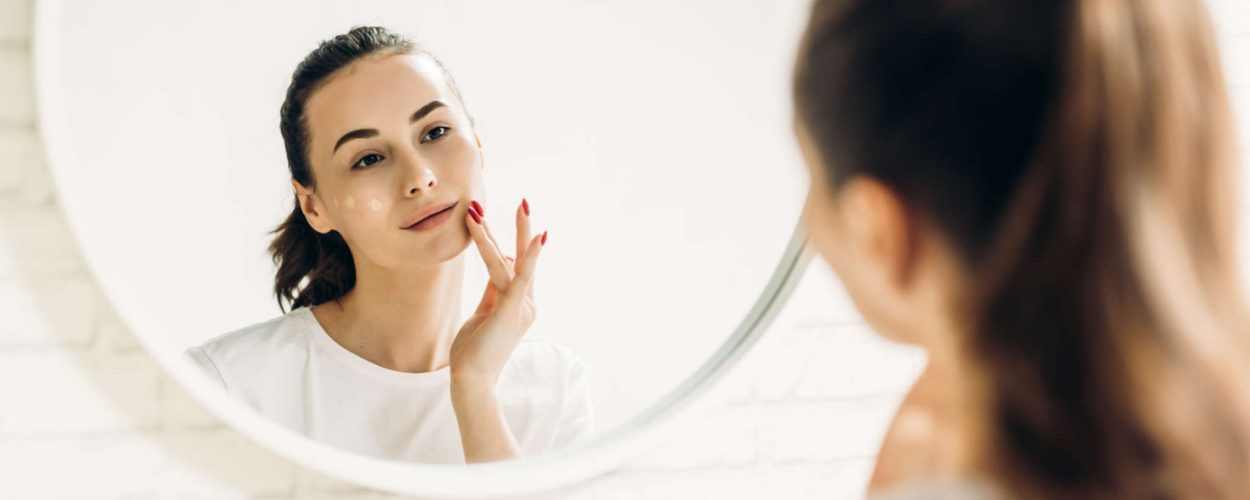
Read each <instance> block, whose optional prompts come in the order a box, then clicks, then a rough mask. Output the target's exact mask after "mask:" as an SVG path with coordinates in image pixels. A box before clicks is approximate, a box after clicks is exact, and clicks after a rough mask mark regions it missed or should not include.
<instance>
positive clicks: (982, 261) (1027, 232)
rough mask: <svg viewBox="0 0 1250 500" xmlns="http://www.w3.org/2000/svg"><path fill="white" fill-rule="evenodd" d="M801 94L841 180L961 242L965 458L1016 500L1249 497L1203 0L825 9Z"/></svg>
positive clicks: (923, 3) (804, 113)
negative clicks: (865, 180) (876, 186)
mask: <svg viewBox="0 0 1250 500" xmlns="http://www.w3.org/2000/svg"><path fill="white" fill-rule="evenodd" d="M794 94H795V109H796V112H797V115H798V119H799V121H800V123H801V124H802V125H803V126H804V127H805V128H806V130H807V131H808V134H809V136H810V137H811V138H812V139H813V142H814V144H815V146H816V148H817V149H818V151H819V153H820V155H821V158H822V161H823V163H824V165H823V167H824V169H825V172H826V173H827V175H826V176H825V177H826V178H827V179H828V180H829V182H830V183H832V184H833V186H832V187H833V188H834V189H835V192H836V189H837V187H839V186H840V185H842V183H844V182H845V181H846V180H848V179H850V178H852V177H855V176H861V175H862V176H870V177H873V178H875V179H878V180H880V181H882V182H884V183H885V184H886V185H888V186H890V187H891V188H892V189H894V190H895V191H897V192H898V193H899V195H900V196H901V197H902V198H903V199H904V200H906V203H907V204H908V208H909V210H912V211H914V212H915V213H917V214H921V217H922V218H923V219H924V220H926V221H928V222H929V223H931V224H932V225H933V226H935V227H936V228H937V229H938V230H939V231H940V232H941V233H943V234H944V236H945V237H946V238H947V239H948V240H949V241H951V242H952V243H953V246H954V247H955V250H956V251H957V252H958V254H959V256H960V257H961V260H962V261H963V262H964V264H965V268H966V269H967V270H968V275H969V277H970V278H969V279H970V283H972V285H971V286H970V288H969V289H968V290H967V291H966V294H965V295H964V296H961V297H959V298H958V299H959V304H960V306H959V308H958V309H959V310H958V311H956V314H957V315H958V316H959V317H960V318H962V320H963V323H964V324H966V325H967V331H966V332H965V335H966V336H965V337H964V338H960V339H956V342H957V343H958V345H960V351H961V356H962V358H963V360H964V361H965V362H966V364H967V365H968V366H967V370H969V371H970V372H971V373H973V374H976V376H974V377H969V379H968V380H966V381H964V382H966V383H967V384H968V387H967V388H968V390H969V391H970V394H972V401H974V402H975V405H974V406H975V409H974V410H973V411H972V417H973V418H972V419H970V420H969V421H967V422H966V424H967V425H966V431H965V433H964V434H965V435H966V441H967V444H968V445H969V446H970V447H971V449H972V450H973V456H974V463H975V465H974V466H975V467H976V468H977V469H978V470H982V471H985V472H987V473H988V474H989V475H990V477H992V478H993V479H994V480H996V481H998V482H1000V483H1001V486H1003V487H1004V489H1005V490H1006V491H1009V492H1012V493H1013V494H1016V495H1019V496H1022V497H1038V498H1071V497H1090V496H1097V497H1116V498H1121V497H1130V498H1145V497H1149V498H1180V497H1186V498H1188V497H1200V498H1250V482H1248V481H1250V479H1248V478H1250V430H1248V429H1247V424H1248V423H1250V407H1248V402H1247V396H1246V395H1245V394H1243V392H1245V386H1242V385H1241V384H1244V383H1246V382H1247V381H1250V376H1248V374H1247V371H1246V368H1245V367H1244V365H1245V360H1246V357H1245V355H1246V354H1247V352H1248V351H1247V346H1246V340H1245V339H1244V333H1245V332H1246V327H1247V325H1250V322H1247V317H1246V311H1245V306H1244V303H1243V301H1242V295H1241V290H1240V284H1239V282H1238V281H1237V279H1238V276H1239V275H1240V274H1239V273H1238V272H1237V263H1236V254H1235V240H1234V236H1235V234H1236V226H1235V214H1236V210H1237V203H1236V200H1235V192H1234V191H1233V190H1234V188H1235V187H1236V186H1237V182H1236V180H1235V178H1234V177H1235V172H1236V158H1235V154H1234V145H1233V144H1234V141H1233V139H1232V137H1233V134H1232V124H1231V117H1230V116H1229V114H1228V113H1229V106H1228V102H1227V101H1228V98H1227V92H1226V90H1225V88H1224V78H1223V74H1222V70H1221V66H1220V62H1219V59H1218V51H1217V48H1216V46H1215V43H1214V40H1213V30H1212V27H1211V26H1210V21H1209V18H1208V15H1207V13H1206V11H1205V9H1204V7H1203V5H1202V3H1201V2H1190V1H1183V2H1178V1H1175V0H1067V1H1055V2H1047V1H1031V0H827V1H817V2H816V5H815V7H814V9H813V11H812V17H811V21H810V24H809V26H808V31H807V33H806V35H805V38H804V40H803V43H802V46H801V47H800V51H799V55H798V61H797V63H796V73H795V81H794Z"/></svg>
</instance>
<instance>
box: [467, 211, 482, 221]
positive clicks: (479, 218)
mask: <svg viewBox="0 0 1250 500" xmlns="http://www.w3.org/2000/svg"><path fill="white" fill-rule="evenodd" d="M469 217H472V218H473V222H476V223H478V224H481V223H482V216H481V215H478V214H477V210H474V209H473V207H469Z"/></svg>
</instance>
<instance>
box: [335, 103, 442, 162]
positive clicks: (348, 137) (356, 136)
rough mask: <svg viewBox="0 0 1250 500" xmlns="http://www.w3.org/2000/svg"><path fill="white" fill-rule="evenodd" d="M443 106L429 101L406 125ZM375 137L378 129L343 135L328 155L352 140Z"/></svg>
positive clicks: (360, 130)
mask: <svg viewBox="0 0 1250 500" xmlns="http://www.w3.org/2000/svg"><path fill="white" fill-rule="evenodd" d="M445 106H447V105H446V104H443V101H430V102H429V103H426V105H425V106H421V109H418V110H417V111H416V112H415V113H413V114H412V116H410V117H408V123H410V124H411V123H416V122H417V120H420V119H422V118H425V115H428V114H430V113H432V112H434V110H436V109H438V108H442V107H445ZM376 135H378V129H376V128H361V129H356V130H353V131H351V132H348V133H346V134H343V137H340V138H339V141H338V142H336V143H334V151H331V152H330V154H334V153H335V152H336V151H338V150H339V146H342V145H343V143H345V142H347V141H350V140H352V139H367V138H369V137H373V136H376Z"/></svg>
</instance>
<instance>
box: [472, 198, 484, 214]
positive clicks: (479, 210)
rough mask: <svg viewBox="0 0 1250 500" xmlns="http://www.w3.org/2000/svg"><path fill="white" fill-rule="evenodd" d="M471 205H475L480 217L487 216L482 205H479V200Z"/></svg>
mask: <svg viewBox="0 0 1250 500" xmlns="http://www.w3.org/2000/svg"><path fill="white" fill-rule="evenodd" d="M469 204H470V205H473V208H476V209H477V213H478V215H483V216H484V215H486V211H485V210H483V209H482V205H480V204H478V202H477V200H473V201H471V202H469Z"/></svg>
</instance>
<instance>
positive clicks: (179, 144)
mask: <svg viewBox="0 0 1250 500" xmlns="http://www.w3.org/2000/svg"><path fill="white" fill-rule="evenodd" d="M806 5H807V4H806V2H801V1H785V2H771V3H760V2H753V1H746V0H744V1H717V2H710V1H705V2H680V3H672V2H637V1H632V2H624V1H621V2H612V3H606V4H605V3H587V2H577V1H572V0H543V1H539V2H524V3H522V2H508V1H464V2H428V1H418V2H413V1H402V2H397V1H366V2H355V3H344V2H324V1H317V2H293V1H281V2H264V3H255V2H247V3H244V2H204V3H192V4H184V3H178V4H170V3H167V2H158V1H152V0H124V1H118V2H110V3H108V4H107V5H104V4H99V3H95V2H86V1H81V0H55V1H51V0H49V1H41V2H39V4H38V8H37V15H36V18H37V19H36V34H35V42H34V44H35V46H34V51H35V58H36V59H35V64H36V73H37V75H36V77H37V85H38V92H39V109H40V113H41V116H40V123H41V127H42V128H43V133H44V137H45V139H46V142H47V145H48V150H49V153H48V154H49V160H50V163H51V166H52V171H53V176H54V180H55V183H56V188H57V190H58V193H59V196H60V200H61V201H62V204H63V206H64V208H65V211H66V216H67V219H68V221H69V223H70V226H71V228H72V231H73V233H74V235H75V238H76V240H77V242H78V243H79V245H80V247H81V249H82V252H83V254H84V256H85V258H86V260H87V261H88V263H89V265H90V267H91V269H92V271H93V273H94V274H95V275H96V277H97V278H98V280H99V282H100V283H101V286H102V287H103V288H104V289H105V291H106V292H107V293H108V294H109V297H110V299H111V301H112V303H113V305H114V307H115V308H116V309H117V310H118V311H119V313H120V314H121V315H122V317H123V319H124V320H125V321H126V322H127V323H128V325H129V326H130V328H131V329H132V331H134V332H135V333H136V335H137V336H139V338H140V340H141V341H142V343H143V344H144V346H145V347H146V348H147V349H148V350H149V351H151V353H152V354H153V356H154V357H155V358H156V359H158V360H159V362H160V363H161V364H162V365H163V366H164V367H165V368H166V369H167V370H169V371H170V372H171V374H172V375H173V376H174V377H175V378H176V379H177V380H178V381H179V382H180V383H182V384H183V385H185V386H186V387H187V388H188V390H189V391H190V392H191V393H192V394H193V395H194V396H195V397H196V398H198V399H200V400H201V401H202V402H203V403H204V404H205V405H206V406H207V407H209V408H210V409H212V411H214V412H215V413H216V414H217V415H219V416H220V417H221V418H223V419H224V420H226V421H227V422H228V423H230V424H232V425H234V426H235V427H237V428H238V429H239V430H240V431H241V432H243V433H245V434H247V435H249V436H251V437H252V438H254V439H256V440H258V441H261V442H263V443H264V444H266V445H268V446H271V447H273V448H274V449H275V450H277V451H278V452H279V453H282V454H284V455H286V456H288V457H291V458H292V459H294V460H298V461H300V462H302V463H305V464H306V465H309V466H311V467H314V468H316V469H318V470H321V471H323V472H325V473H327V474H330V475H333V476H337V477H341V478H344V479H347V480H352V481H356V482H360V483H364V484H368V485H371V486H374V487H379V488H385V489H390V490H392V491H399V492H406V493H416V494H460V495H465V494H476V495H491V494H500V493H517V492H524V491H534V490H537V489H540V488H546V487H551V486H555V485H557V484H559V483H565V482H569V481H573V480H577V479H582V478H585V477H588V476H590V475H592V474H594V473H596V472H602V471H604V470H607V469H609V468H611V467H613V466H615V465H616V464H619V462H620V461H622V460H624V459H626V458H627V457H628V456H629V455H631V454H632V453H634V452H636V451H638V450H639V449H641V448H643V447H645V446H646V443H647V442H648V441H647V438H648V436H655V435H658V434H657V433H658V432H659V429H660V428H661V427H662V424H665V425H666V423H667V422H669V421H671V420H672V419H671V418H669V417H671V416H673V415H676V414H677V413H679V412H678V410H679V409H682V408H688V407H690V406H689V405H688V403H690V402H692V401H693V398H694V397H695V396H696V395H698V394H700V393H702V392H703V390H704V389H706V388H707V387H708V386H709V384H711V383H712V382H714V381H715V380H716V378H717V376H718V375H719V374H720V373H723V371H724V370H725V369H726V368H727V367H729V366H730V365H731V364H732V361H733V360H734V359H736V356H737V355H739V354H740V353H741V352H742V350H743V349H745V348H746V346H748V345H749V344H750V342H751V340H752V339H753V338H754V337H753V336H754V335H755V334H756V333H758V332H759V330H760V329H761V328H763V326H764V325H766V323H767V320H768V318H769V314H770V313H771V311H773V310H774V309H775V308H776V307H777V306H779V305H780V302H781V301H783V300H784V298H785V292H786V290H787V289H788V285H789V283H791V280H790V278H791V277H792V275H793V274H794V273H795V272H796V271H797V270H798V269H799V268H800V267H801V264H802V263H803V262H805V261H804V259H803V258H802V255H801V250H802V243H803V239H802V237H801V235H798V234H796V233H795V232H794V227H795V221H796V220H797V218H798V214H799V212H800V209H801V205H802V201H803V196H804V186H803V185H802V182H803V179H804V177H803V173H802V164H801V162H800V158H799V156H798V153H797V150H796V148H795V147H794V144H793V139H792V135H791V130H792V129H791V110H790V100H789V75H790V68H791V62H792V61H791V57H792V56H791V55H792V54H793V52H794V46H795V44H796V43H797V40H798V37H799V35H800V31H801V27H802V24H803V21H804V18H805V15H806ZM358 26H374V27H382V28H384V31H381V32H382V33H385V34H387V36H391V35H394V36H397V37H399V38H400V39H402V40H406V41H410V42H413V43H414V45H413V46H412V47H409V48H403V47H399V46H398V45H395V43H396V42H395V40H394V39H388V40H390V41H386V40H383V41H382V42H378V41H377V40H373V42H378V43H382V45H384V46H382V47H381V48H380V49H378V50H373V48H370V47H364V48H361V47H356V48H355V50H357V51H358V52H360V51H363V52H364V53H363V54H356V55H353V53H346V52H345V53H343V54H339V56H341V57H339V59H343V60H339V61H337V62H336V60H335V58H334V57H328V58H327V57H324V56H325V54H322V56H323V57H321V58H320V59H317V61H314V62H318V63H321V64H324V65H327V66H326V67H327V68H329V69H330V70H332V71H329V72H327V73H326V74H324V75H321V76H316V74H315V73H316V72H315V71H313V72H312V73H305V74H304V75H303V77H301V78H306V79H309V81H307V82H303V83H305V84H307V85H306V86H305V87H304V88H305V89H306V92H305V93H304V96H303V97H302V98H300V99H302V100H300V99H297V100H298V101H299V104H300V105H302V107H303V114H302V115H301V114H282V113H280V111H281V109H282V106H283V103H284V101H289V100H291V96H288V86H290V85H292V81H293V75H295V74H296V68H297V65H299V64H300V62H301V61H303V60H304V59H305V58H306V57H309V56H310V54H312V53H313V51H314V49H317V48H318V46H319V44H320V43H322V42H323V41H329V40H331V39H333V38H334V37H336V36H337V35H346V34H348V33H349V32H352V29H353V28H354V27H358ZM357 33H358V32H357ZM341 41H342V39H340V42H341ZM387 43H389V44H391V45H386V44H387ZM344 47H347V48H349V49H350V48H351V47H350V46H346V45H342V44H340V45H336V46H334V47H332V48H333V49H335V50H339V49H343V50H346V49H344ZM397 47H399V48H397ZM349 52H350V51H349ZM344 54H346V55H344ZM336 57H338V56H336ZM311 59H316V58H310V60H311ZM336 64H337V65H338V66H335V65H336ZM310 75H312V76H310ZM296 79H297V80H298V79H299V78H296ZM284 117H285V118H287V119H288V122H289V123H294V124H296V125H297V127H296V129H292V130H298V131H300V132H302V133H303V135H304V137H303V139H302V142H301V140H296V139H298V138H296V139H292V138H293V137H296V136H299V135H300V134H298V133H297V134H294V135H290V136H284V135H283V133H281V131H280V129H281V127H282V126H283V125H284V122H283V119H284ZM289 123H288V124H289ZM292 141H293V142H292ZM289 148H294V149H293V150H294V151H303V152H304V153H305V155H304V159H303V160H301V161H302V162H303V163H305V164H306V165H305V167H306V168H307V169H308V171H309V172H310V173H311V175H312V176H313V177H316V178H317V179H318V183H317V184H316V185H315V186H313V185H312V184H309V185H307V186H305V185H303V182H302V181H301V182H293V180H295V179H293V177H294V176H295V174H294V173H295V166H293V164H292V163H291V161H290V158H289V157H288V154H287V151H288V149H289ZM457 148H458V149H457ZM297 163H298V162H297ZM304 188H306V190H305V189H304ZM305 195H306V196H307V197H306V198H299V197H300V196H305ZM301 200H302V201H301ZM522 200H525V201H524V203H523V201H522ZM473 202H478V203H479V205H477V206H480V212H481V214H480V215H481V216H482V217H481V219H483V220H484V223H477V222H475V221H474V219H477V218H478V214H477V210H476V209H475V210H473V213H470V207H473V206H475V205H473ZM313 212H315V213H313ZM288 221H294V222H295V223H299V224H302V225H299V228H305V227H307V228H308V229H307V230H304V233H303V234H302V235H299V236H297V235H295V234H296V233H298V231H296V229H298V228H293V227H286V230H283V229H282V228H283V227H284V224H286V223H287V222H288ZM415 221H421V222H420V223H417V224H415V225H414V222H415ZM474 224H478V226H477V227H476V228H475V226H474ZM525 226H528V229H526V228H525ZM518 228H521V229H518ZM309 231H312V232H315V233H316V234H315V235H314V234H312V233H311V232H309ZM518 232H520V233H523V234H528V235H529V236H530V237H531V238H521V239H522V240H524V241H523V242H522V243H524V242H531V241H533V240H536V239H537V240H543V242H541V243H537V244H536V246H530V247H526V248H538V249H540V250H539V251H537V254H536V255H538V257H537V258H536V259H534V258H531V259H525V258H522V259H520V261H521V262H520V263H513V262H512V261H510V260H507V259H508V257H510V256H516V255H520V254H522V253H523V252H524V250H520V249H519V248H518V246H519V244H516V243H514V241H516V240H517V239H518V238H517V237H516V236H517V233H518ZM487 233H489V235H490V236H484V237H480V235H485V234H487ZM544 233H545V234H546V237H543V236H540V235H541V234H544ZM283 235H287V236H288V237H289V239H287V240H281V241H284V242H285V243H276V241H278V240H280V239H281V238H282V236H283ZM480 238H484V239H480ZM335 241H337V242H340V243H341V244H342V246H343V248H344V249H345V252H346V255H347V258H346V259H342V260H337V261H336V260H333V259H331V258H329V257H326V256H327V255H330V254H331V253H332V250H327V248H329V247H327V246H321V247H317V245H320V244H327V242H335ZM483 242H486V243H483ZM484 245H485V246H484ZM314 247H316V248H314ZM275 249H277V250H275ZM481 249H485V250H481ZM319 252H320V253H319ZM309 255H312V256H313V257H309ZM340 256H341V255H340ZM301 259H304V260H306V261H307V262H304V263H303V267H301V265H299V263H300V261H301ZM500 259H503V261H504V262H506V265H505V266H504V267H499V262H500ZM283 263H285V267H284V265H283ZM318 263H319V264H318ZM334 263H338V264H344V263H347V264H349V265H348V266H347V269H349V270H351V271H352V272H350V273H347V274H339V275H334V276H338V277H339V278H340V279H337V280H335V279H330V278H327V276H331V275H332V273H331V272H330V271H328V270H327V269H330V268H331V267H333V264H334ZM527 263H528V264H527ZM492 266H496V267H494V268H492ZM501 269H502V271H501ZM523 269H524V270H523ZM339 271H340V273H341V272H343V269H339ZM347 275H350V276H352V278H351V279H350V280H346V279H343V278H342V277H343V276H347ZM522 276H525V277H527V278H528V280H522V279H521V278H522ZM300 278H303V279H300ZM283 280H286V281H285V284H286V287H285V288H283V286H282V284H283V283H284V281H283ZM317 280H321V281H317ZM498 280H502V281H498ZM523 282H524V283H526V284H527V285H528V287H527V288H526V290H527V291H528V294H522V293H519V292H516V293H511V294H509V293H504V292H505V291H506V290H507V289H508V287H509V286H511V285H512V284H514V283H523ZM326 283H334V284H337V286H338V288H337V289H335V288H334V287H330V288H317V286H319V285H317V284H323V285H324V284H326ZM326 286H329V285H326ZM516 288H517V289H520V288H521V285H517V287H516ZM281 289H286V290H288V291H290V292H292V294H293V295H295V296H302V297H303V300H304V301H305V302H306V303H305V304H303V307H291V306H293V305H297V304H293V303H290V301H287V302H280V301H279V300H278V297H277V296H276V290H281ZM327 290H330V291H327ZM492 290H493V291H492ZM314 292H316V293H314ZM484 296H489V297H494V299H495V300H486V301H483V297H484ZM516 297H522V298H521V299H517V298H516ZM526 297H528V298H526ZM506 300H512V302H506ZM484 302H488V303H489V304H484ZM505 303H506V304H516V303H521V304H526V305H528V306H529V307H521V310H522V311H523V312H524V311H529V312H532V313H533V314H532V316H528V317H527V316H525V314H522V313H519V312H516V310H512V309H506V307H505V306H500V307H495V306H499V305H500V304H505ZM483 311H486V313H483ZM505 313H506V314H505ZM482 318H487V319H490V318H496V319H498V318H502V319H498V320H497V321H495V322H493V323H492V322H490V321H482V322H478V323H476V324H475V323H474V320H475V319H482ZM517 318H520V320H518V319H517ZM514 320H516V321H514ZM518 324H519V325H521V326H517V325H518ZM483 325H487V326H483ZM491 325H494V326H491ZM499 325H504V326H499ZM465 332H469V333H465ZM478 332H486V333H484V334H483V335H482V336H481V337H474V336H473V335H476V334H477V333H478ZM472 338H488V339H492V340H482V341H480V342H477V343H476V344H475V343H473V342H471V341H470V340H467V339H472ZM456 339H466V340H464V341H463V342H464V343H463V344H459V343H456V342H455V340H456ZM500 346H503V347H500ZM465 353H469V354H465ZM492 356H493V357H492ZM457 360H460V361H457ZM491 360H494V361H495V363H494V364H491V363H490V361H491ZM454 363H460V364H459V365H457V366H462V367H463V366H468V367H470V368H462V369H460V370H459V371H458V373H470V374H478V375H483V377H482V378H483V379H485V378H491V377H488V375H495V376H496V377H495V379H494V380H492V381H485V382H482V383H481V384H477V385H475V386H474V387H475V388H477V387H483V388H484V387H489V388H490V390H489V391H486V392H490V394H487V395H482V396H481V397H480V398H479V397H477V396H467V395H466V394H470V393H471V392H472V391H469V390H457V387H456V386H457V384H459V387H460V388H461V389H463V388H464V387H465V386H468V385H469V383H468V382H463V380H468V379H472V378H473V377H470V376H463V377H459V378H456V379H455V380H452V379H453V377H451V375H450V374H451V371H452V370H451V369H450V367H451V366H452V364H454ZM449 387H450V389H449ZM492 416H493V417H496V418H498V420H496V421H495V422H494V423H496V424H498V423H503V424H506V425H505V426H503V427H502V428H500V427H499V426H496V429H495V431H498V432H496V433H495V434H493V435H488V434H482V433H478V434H473V435H472V436H469V435H467V434H466V432H467V431H466V429H479V430H480V429H484V428H487V427H489V422H486V421H487V420H489V418H490V417H492ZM474 440H478V441H480V442H476V444H473V443H470V441H474ZM504 445H506V446H504ZM471 446H478V447H479V448H478V449H474V450H470V449H469V448H470V447H471ZM500 446H502V448H500ZM500 449H502V450H503V451H504V452H511V455H508V453H505V455H508V456H507V457H506V458H511V459H508V460H480V461H483V462H486V461H489V462H490V463H481V464H479V463H473V464H472V465H470V466H465V465H464V464H465V462H466V461H468V462H475V461H477V460H474V458H482V457H487V458H489V457H491V456H495V457H496V458H498V456H499V455H498V454H497V453H496V454H495V455H491V453H492V452H494V451H498V450H500ZM483 450H485V451H483ZM570 464H576V465H575V466H572V467H570ZM534 468H547V469H549V470H548V471H546V472H544V473H543V474H535V473H534ZM555 471H558V472H555ZM485 475H488V476H490V477H491V479H490V480H489V481H478V480H473V481H469V482H466V481H467V479H468V478H480V477H484V476H485Z"/></svg>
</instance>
